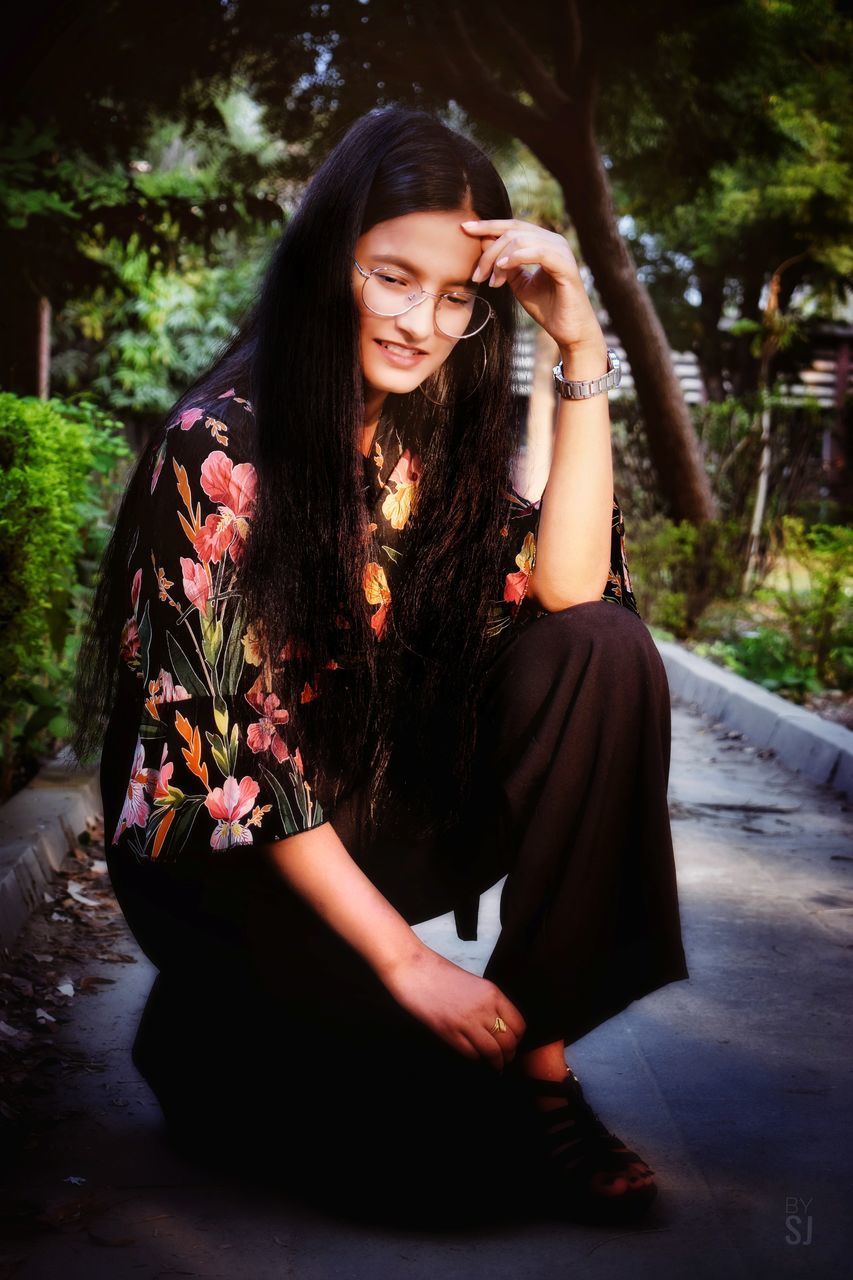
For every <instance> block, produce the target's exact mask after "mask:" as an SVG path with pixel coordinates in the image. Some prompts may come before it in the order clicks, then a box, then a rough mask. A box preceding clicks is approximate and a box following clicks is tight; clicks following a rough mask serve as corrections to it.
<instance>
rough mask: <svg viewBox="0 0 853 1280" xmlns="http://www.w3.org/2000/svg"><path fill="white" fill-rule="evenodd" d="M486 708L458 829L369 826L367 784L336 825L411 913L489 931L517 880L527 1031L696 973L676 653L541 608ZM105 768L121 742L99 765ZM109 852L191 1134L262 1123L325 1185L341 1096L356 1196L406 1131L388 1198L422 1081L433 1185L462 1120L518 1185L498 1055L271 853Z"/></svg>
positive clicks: (583, 1022) (422, 1128)
mask: <svg viewBox="0 0 853 1280" xmlns="http://www.w3.org/2000/svg"><path fill="white" fill-rule="evenodd" d="M478 722H479V732H478V746H477V750H476V758H475V763H474V770H473V775H472V780H471V785H470V789H469V791H468V793H467V803H466V805H465V807H464V816H463V818H462V819H461V821H460V823H459V824H458V826H456V827H454V829H453V831H452V832H451V833H450V834H449V835H445V836H443V837H441V838H434V839H420V840H416V839H406V838H402V837H401V836H400V835H399V834H397V835H388V836H382V835H380V836H379V837H378V838H374V839H373V840H368V839H366V837H365V829H366V828H365V824H364V822H363V812H364V811H363V805H364V799H363V797H362V796H361V795H359V794H358V793H355V794H354V795H352V796H350V798H349V799H348V800H347V801H346V802H344V803H342V804H341V805H340V806H339V807H338V808H336V809H335V810H334V811H333V812H332V814H331V816H330V820H331V822H332V825H333V826H334V828H335V830H336V831H337V833H338V835H339V836H340V838H341V840H342V842H343V843H344V844H345V846H346V848H347V849H348V851H349V852H350V854H351V856H352V857H353V858H354V859H355V860H356V862H358V864H359V865H360V866H361V867H362V868H363V870H364V871H365V873H366V874H367V875H368V876H369V877H370V878H371V879H372V880H373V882H374V883H375V884H376V885H377V887H378V888H379V890H380V891H381V892H382V893H383V894H384V895H385V896H386V897H387V898H388V899H389V900H390V901H391V902H392V903H393V905H394V906H395V907H396V908H397V909H398V910H399V911H400V912H401V914H402V915H403V916H404V917H405V918H406V919H407V920H408V921H409V922H410V923H411V924H418V923H420V922H423V921H426V920H429V919H432V918H433V917H435V916H438V915H442V914H444V913H446V912H448V911H451V910H453V911H455V912H456V919H457V927H458V931H459V933H460V936H461V937H472V936H475V932H476V905H477V899H478V895H479V894H480V893H481V892H483V891H485V890H486V889H488V888H489V887H490V886H492V885H494V884H495V883H497V882H498V881H499V880H501V879H502V878H503V877H504V876H505V877H506V880H505V884H504V886H503V889H502V894H501V905H500V923H501V929H500V933H499V936H498V938H497V941H496V943H495V946H494V949H493V950H492V952H491V955H490V957H489V959H488V962H487V965H486V968H485V976H486V977H488V978H489V979H491V980H492V981H493V982H495V983H496V985H497V986H498V987H500V989H501V990H502V991H504V992H505V994H506V995H507V996H508V997H509V998H510V999H511V1000H512V1001H513V1002H514V1003H515V1004H516V1005H517V1007H518V1008H519V1009H520V1011H521V1013H522V1015H523V1017H524V1019H525V1022H526V1032H525V1035H524V1038H523V1040H522V1043H521V1048H522V1050H524V1049H531V1048H534V1047H536V1046H538V1045H543V1044H547V1043H550V1042H551V1041H553V1040H558V1039H563V1040H565V1041H566V1042H567V1043H571V1042H572V1041H574V1040H576V1039H578V1038H579V1037H580V1036H583V1035H584V1034H586V1033H587V1032H588V1031H590V1030H592V1029H593V1028H594V1027H596V1026H598V1025H600V1024H601V1023H602V1022H604V1021H606V1020H607V1019H608V1018H610V1017H612V1016H613V1015H614V1014H616V1013H618V1012H619V1011H620V1010H622V1009H624V1008H625V1007H626V1006H627V1005H628V1004H629V1003H630V1002H631V1001H633V1000H636V999H638V998H640V997H642V996H643V995H646V994H648V993H649V992H651V991H654V990H656V989H657V988H659V987H661V986H663V985H665V984H666V983H669V982H672V981H676V980H679V979H682V978H686V977H688V972H687V967H686V963H685V957H684V951H683V948H682V942H681V931H680V922H679V910H678V897H677V889H676V879H675V868H674V862H673V852H672V843H671V836H670V828H669V819H668V810H667V801H666V790H667V780H668V770H669V751H670V706H669V690H668V686H667V680H666V675H665V672H664V668H663V664H662V662H661V659H660V656H659V654H658V651H657V649H656V647H655V645H654V643H653V641H652V639H651V637H650V635H649V632H648V630H647V628H646V627H645V625H644V624H643V622H642V621H641V620H640V619H639V618H638V617H637V616H636V615H635V614H634V613H632V612H631V611H630V610H628V609H626V608H623V607H620V606H618V605H615V604H612V603H607V602H594V603H587V604H581V605H575V606H573V607H572V608H569V609H564V610H562V611H560V612H556V613H551V614H547V615H543V616H539V617H534V618H531V619H529V620H528V621H527V622H526V624H525V625H523V626H519V627H518V628H517V629H515V630H514V631H512V632H510V633H507V634H506V635H505V636H503V637H501V643H500V644H499V646H498V647H497V649H496V653H495V657H494V659H493V661H492V663H491V665H490V667H489V670H488V673H487V677H486V680H485V683H484V685H483V687H482V691H481V696H480V699H479V703H478ZM110 767H111V765H110V756H109V753H106V752H105V757H104V765H102V771H103V769H105V768H106V769H109V768H110ZM107 856H108V861H109V866H110V873H111V877H112V880H113V885H114V887H115V890H116V894H117V896H118V899H119V902H120V904H121V906H122V909H123V910H124V913H125V915H126V917H127V919H128V922H129V924H130V926H131V928H132V930H133V932H134V934H135V936H136V938H137V940H138V941H139V943H140V945H141V946H142V948H143V950H144V951H145V952H146V953H147V955H148V956H149V958H150V959H151V960H153V962H154V964H155V965H156V966H157V968H158V969H159V971H160V972H159V974H158V976H157V978H156V980H155V983H154V986H153V988H152V990H151V993H150V995H149V997H148V1001H147V1004H146V1006H145V1009H144V1011H143V1016H142V1019H141V1021H140V1025H139V1028H138V1031H137V1035H136V1039H135V1042H134V1046H133V1057H134V1062H135V1063H136V1065H137V1067H138V1068H139V1070H140V1071H141V1072H142V1074H143V1075H144V1076H145V1078H146V1079H147V1081H148V1083H149V1084H150V1085H151V1087H152V1088H153V1090H154V1092H155V1094H156V1095H157V1097H158V1100H159V1102H160V1105H161V1107H162V1109H163V1112H164V1115H165V1117H166V1120H167V1123H169V1125H170V1127H171V1128H173V1129H183V1130H185V1131H188V1132H191V1133H192V1135H193V1136H192V1142H193V1149H194V1150H195V1149H197V1148H198V1147H199V1146H203V1145H205V1143H213V1144H214V1145H221V1144H222V1143H223V1142H224V1141H225V1138H224V1134H225V1133H226V1131H230V1132H236V1133H238V1134H239V1135H240V1137H239V1141H242V1140H243V1139H245V1138H246V1137H250V1138H255V1139H257V1141H258V1142H259V1143H261V1145H262V1146H263V1147H264V1149H265V1150H266V1151H267V1152H268V1153H269V1154H270V1155H271V1156H272V1159H273V1161H274V1162H275V1164H276V1169H277V1171H278V1170H279V1166H280V1165H281V1163H282V1160H284V1163H285V1164H287V1163H288V1162H289V1164H290V1166H291V1167H292V1169H293V1170H294V1171H296V1176H297V1180H298V1181H300V1182H301V1181H302V1180H303V1179H304V1178H305V1177H306V1176H307V1170H308V1168H309V1165H311V1163H312V1161H313V1162H314V1163H315V1168H316V1175H317V1177H318V1178H319V1179H320V1180H321V1182H322V1183H323V1185H324V1186H325V1185H326V1181H327V1178H328V1174H329V1165H328V1160H327V1155H326V1153H327V1152H328V1151H329V1150H332V1151H334V1152H335V1159H336V1160H337V1161H338V1162H340V1160H341V1158H342V1152H341V1148H340V1132H339V1130H338V1129H337V1128H335V1127H334V1120H333V1117H339V1118H340V1117H341V1116H343V1115H344V1114H345V1115H346V1122H347V1125H348V1126H349V1133H350V1141H349V1146H348V1150H349V1151H350V1152H351V1154H352V1158H353V1160H354V1162H355V1166H356V1167H355V1168H354V1169H353V1170H350V1171H349V1172H347V1173H344V1172H343V1169H344V1166H343V1165H341V1166H340V1171H339V1172H340V1174H341V1180H342V1194H344V1196H345V1197H347V1198H351V1197H352V1195H353V1194H354V1183H353V1178H355V1181H356V1182H358V1177H357V1166H358V1160H359V1155H358V1153H359V1151H360V1150H362V1149H363V1148H364V1147H365V1145H366V1146H370V1145H372V1144H375V1143H376V1142H377V1135H378V1132H379V1128H380V1127H381V1126H383V1125H385V1126H386V1131H385V1133H384V1138H383V1142H384V1144H385V1145H384V1150H385V1151H386V1153H387V1151H388V1150H389V1144H392V1145H393V1142H395V1141H398V1142H399V1144H400V1146H399V1150H398V1151H397V1154H396V1156H395V1157H393V1158H389V1157H387V1155H386V1164H387V1167H388V1172H389V1181H388V1183H387V1184H386V1188H385V1193H384V1194H386V1195H393V1194H394V1178H393V1168H394V1167H396V1165H395V1163H394V1162H395V1160H396V1161H397V1162H398V1163H402V1164H405V1165H406V1168H407V1169H409V1170H410V1172H411V1157H412V1151H411V1141H412V1133H411V1130H410V1128H409V1126H408V1124H407V1122H406V1117H407V1115H408V1116H410V1118H411V1108H412V1105H413V1102H412V1089H413V1088H414V1090H415V1096H417V1098H418V1099H419V1101H418V1103H417V1128H418V1132H419V1134H420V1135H421V1138H420V1144H419V1146H418V1154H417V1159H418V1161H419V1168H420V1169H421V1171H422V1172H423V1171H424V1170H426V1171H429V1170H432V1174H429V1173H427V1175H426V1176H428V1178H429V1177H433V1181H432V1182H431V1183H430V1185H431V1186H432V1185H434V1179H435V1178H438V1179H439V1180H440V1181H442V1183H443V1184H444V1183H446V1184H447V1185H448V1186H449V1185H450V1183H449V1182H448V1177H449V1171H448V1166H447V1161H446V1155H445V1151H446V1146H445V1145H442V1140H441V1138H440V1136H439V1135H440V1133H441V1132H444V1133H445V1134H446V1135H448V1138H449V1140H450V1141H452V1142H453V1143H455V1144H456V1147H457V1148H458V1150H459V1152H460V1153H461V1154H462V1157H463V1162H464V1167H465V1168H467V1169H469V1170H470V1169H471V1168H473V1167H474V1166H475V1164H476V1162H478V1161H479V1162H480V1163H479V1168H480V1173H481V1175H482V1179H483V1187H484V1188H485V1187H486V1186H487V1185H491V1186H492V1191H493V1192H494V1193H495V1194H502V1193H503V1190H504V1189H505V1184H504V1181H503V1178H502V1175H501V1176H500V1177H498V1184H499V1185H498V1187H497V1190H496V1185H495V1183H494V1182H491V1183H490V1178H491V1171H492V1170H496V1171H498V1170H503V1169H504V1168H505V1166H506V1160H507V1153H508V1151H509V1150H510V1149H511V1146H512V1132H513V1127H512V1126H513V1122H512V1119H511V1117H512V1114H513V1113H512V1108H511V1107H508V1102H509V1101H511V1097H512V1093H511V1089H512V1087H511V1086H510V1085H501V1086H496V1085H495V1084H494V1083H493V1082H492V1081H491V1079H490V1078H491V1077H494V1076H495V1073H493V1072H492V1071H490V1070H487V1069H486V1068H485V1067H484V1066H483V1065H482V1064H481V1063H480V1060H477V1062H476V1063H475V1062H472V1061H470V1060H468V1059H465V1058H463V1057H462V1056H461V1055H460V1054H459V1053H458V1052H457V1051H456V1050H455V1049H452V1048H451V1047H450V1046H448V1045H446V1044H445V1042H444V1041H442V1040H440V1038H439V1037H438V1036H436V1035H435V1034H434V1033H433V1032H432V1031H431V1030H429V1029H428V1028H426V1027H425V1026H424V1024H423V1023H421V1022H419V1021H418V1020H417V1019H415V1018H414V1016H413V1015H411V1014H409V1013H408V1011H406V1010H404V1009H403V1008H402V1006H400V1005H399V1004H398V1003H397V1002H396V1001H395V1000H394V999H393V997H392V996H391V995H390V993H389V992H388V990H387V988H386V987H385V986H384V985H383V983H382V982H381V981H380V979H379V978H378V977H377V975H376V974H375V973H374V971H373V970H372V969H371V968H370V966H369V965H368V964H367V963H366V962H365V961H364V960H363V959H362V957H361V956H360V955H359V954H358V953H357V952H356V951H355V949H354V948H353V947H351V946H350V945H349V944H348V943H346V942H345V941H344V940H343V939H341V938H340V936H339V935H338V934H337V933H335V931H334V930H333V929H332V928H331V927H330V926H328V925H327V924H326V923H325V922H324V921H323V920H322V919H321V917H320V916H319V915H318V914H317V913H316V912H315V911H314V909H313V908H312V907H310V905H308V904H307V903H306V902H304V901H303V900H302V899H301V897H300V896H299V895H298V893H296V891H295V890H293V889H291V888H290V886H289V885H288V884H287V882H286V881H285V880H284V878H283V877H282V876H281V874H280V873H279V872H278V871H277V870H276V869H275V868H274V867H273V866H272V865H271V864H270V862H269V861H268V860H267V859H266V858H265V857H263V856H261V855H260V852H259V851H258V850H255V849H252V848H240V849H235V850H229V851H228V852H227V853H226V854H224V855H217V856H216V857H211V854H210V850H209V849H207V850H205V849H200V850H198V852H197V856H196V855H195V854H192V853H191V852H187V851H185V854H184V855H183V856H182V858H181V859H180V860H176V863H175V865H174V866H173V867H172V868H171V869H167V868H166V866H162V867H160V866H156V865H151V864H136V863H134V862H133V861H132V860H131V859H127V858H125V857H122V856H115V855H114V854H112V852H111V851H108V855H107ZM359 1073H360V1074H359ZM413 1073H414V1076H413ZM495 1078H497V1077H495ZM413 1079H418V1080H419V1081H420V1084H419V1085H418V1084H414V1085H413V1083H412V1082H413ZM344 1080H346V1081H347V1082H348V1084H349V1086H350V1088H351V1090H352V1091H353V1092H352V1093H351V1105H350V1106H349V1107H348V1108H346V1110H345V1112H341V1111H340V1109H339V1108H338V1107H336V1106H335V1107H332V1109H331V1110H330V1111H329V1114H328V1117H327V1119H328V1120H329V1122H330V1123H331V1124H332V1125H333V1128H332V1130H331V1131H330V1132H328V1133H327V1134H326V1137H325V1138H324V1139H323V1140H322V1141H319V1142H318V1140H317V1139H318V1128H317V1126H318V1123H319V1119H320V1118H321V1117H322V1116H324V1115H325V1110H326V1109H325V1108H324V1107H323V1106H322V1105H320V1109H319V1110H318V1105H319V1104H322V1103H323V1102H325V1101H326V1100H327V1099H330V1098H332V1097H334V1095H335V1092H336V1090H337V1089H338V1086H339V1084H340V1083H341V1082H342V1081H344ZM495 1088H498V1089H503V1092H499V1093H498V1094H495V1093H494V1090H495ZM507 1090H510V1092H509V1094H508V1093H507ZM310 1096H313V1097H314V1098H315V1104H314V1105H312V1103H311V1102H310V1101H307V1099H308V1098H309V1097H310ZM294 1098H295V1099H297V1100H302V1101H303V1102H304V1105H303V1106H302V1107H301V1108H300V1107H299V1106H296V1107H294ZM356 1100H357V1105H356ZM518 1106H519V1107H520V1103H519V1104H518ZM430 1108H432V1109H431V1110H430ZM521 1114H522V1112H521V1110H518V1111H517V1115H518V1116H521ZM476 1116H479V1121H478V1123H479V1128H477V1127H476V1124H475V1117H476ZM358 1124H362V1125H363V1130H362V1132H361V1133H360V1135H359V1136H353V1135H354V1134H355V1132H356V1131H355V1129H354V1128H353V1126H355V1125H358ZM518 1124H519V1126H520V1127H517V1129H516V1130H515V1132H516V1134H517V1135H521V1134H523V1133H524V1132H525V1129H524V1126H523V1123H522V1122H521V1120H519V1121H518ZM300 1125H303V1126H304V1133H303V1135H302V1145H301V1146H299V1145H298V1144H297V1136H298V1130H299V1126H300ZM472 1126H473V1127H472ZM425 1133H426V1134H430V1135H432V1137H433V1145H434V1147H435V1150H434V1151H432V1152H430V1150H427V1148H426V1147H425V1146H424V1141H425V1139H424V1136H423V1135H424V1134H425ZM524 1140H525V1139H523V1138H519V1141H524ZM282 1152H289V1153H290V1154H289V1155H288V1156H287V1157H284V1156H281V1154H280V1153H282ZM297 1152H298V1154H296V1153H297ZM388 1159H390V1163H388ZM431 1160H432V1163H430V1161H431ZM523 1166H524V1161H523V1160H521V1161H520V1163H519V1167H520V1168H523ZM462 1168H463V1165H462V1164H460V1166H459V1170H460V1176H461V1171H462ZM433 1175H434V1176H433ZM406 1185H408V1184H406ZM467 1185H468V1184H467V1183H466V1186H467Z"/></svg>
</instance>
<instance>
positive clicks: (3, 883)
mask: <svg viewBox="0 0 853 1280" xmlns="http://www.w3.org/2000/svg"><path fill="white" fill-rule="evenodd" d="M100 811H101V793H100V787H99V785H98V772H97V769H81V768H80V766H79V765H78V764H77V762H76V760H75V759H74V757H73V756H72V755H71V753H70V752H69V751H68V750H67V749H66V750H64V751H61V752H60V753H59V755H58V756H57V757H56V759H55V760H52V761H51V762H50V763H49V764H46V765H45V766H44V767H43V768H42V769H41V770H40V771H39V772H38V773H37V774H36V776H35V777H34V778H33V779H32V781H31V782H29V783H28V784H27V786H25V787H23V788H22V789H21V790H20V791H19V792H18V793H17V795H14V796H12V799H11V800H9V801H8V802H7V803H6V804H4V805H3V808H2V830H0V947H9V946H11V944H12V942H13V941H14V939H15V938H16V937H17V935H18V933H19V932H20V930H21V929H22V927H23V926H24V924H25V923H26V921H27V920H28V919H29V916H30V914H31V913H32V912H33V911H34V910H35V908H36V907H37V906H38V905H39V904H40V903H41V901H42V896H43V894H44V890H45V886H46V885H47V884H48V882H49V881H50V878H51V876H52V875H53V872H54V871H58V870H59V868H60V866H61V865H62V863H63V861H64V860H65V857H66V855H67V853H68V849H69V845H70V841H71V838H72V837H73V836H74V835H76V833H77V832H79V831H82V830H83V829H84V827H85V826H86V822H87V820H88V819H89V818H92V817H94V816H95V815H96V814H99V813H100Z"/></svg>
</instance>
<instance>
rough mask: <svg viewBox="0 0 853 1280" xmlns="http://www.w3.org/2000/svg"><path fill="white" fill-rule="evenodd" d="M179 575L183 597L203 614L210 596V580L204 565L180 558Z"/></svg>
mask: <svg viewBox="0 0 853 1280" xmlns="http://www.w3.org/2000/svg"><path fill="white" fill-rule="evenodd" d="M181 573H182V575H183V579H184V595H185V596H186V597H187V599H188V600H189V602H190V604H194V605H195V606H196V608H197V609H198V611H199V613H204V611H205V609H206V608H207V601H208V597H209V596H210V578H209V577H208V571H207V568H206V567H205V565H203V564H199V562H198V561H197V560H190V558H189V556H181Z"/></svg>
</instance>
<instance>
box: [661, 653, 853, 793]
mask: <svg viewBox="0 0 853 1280" xmlns="http://www.w3.org/2000/svg"><path fill="white" fill-rule="evenodd" d="M655 644H656V645H657V647H658V650H659V651H660V655H661V657H662V658H663V663H664V666H665V667H666V674H667V678H668V679H669V687H670V689H671V691H672V693H673V694H674V695H675V696H676V697H678V698H680V699H681V700H682V701H683V702H686V703H688V704H692V705H693V706H695V707H696V708H697V709H698V710H699V711H700V712H702V714H703V715H706V716H710V717H711V719H712V720H715V721H719V722H720V723H721V724H726V725H731V727H732V728H733V729H737V730H739V731H740V732H741V733H742V734H744V736H745V737H747V738H749V740H750V742H752V743H753V744H754V745H755V746H756V747H758V748H760V749H762V748H763V749H769V750H771V751H772V752H773V753H774V755H775V756H776V757H777V759H778V760H780V761H781V762H782V764H784V765H787V767H788V768H789V769H793V770H794V771H795V772H796V773H801V774H803V775H804V776H805V777H807V778H809V779H811V781H812V782H819V783H827V784H828V785H829V786H831V787H834V788H835V789H836V791H840V792H841V793H842V794H843V795H845V796H847V798H848V799H853V733H851V731H850V730H849V729H845V728H844V726H843V725H840V724H832V723H831V721H829V720H823V719H821V717H820V716H819V715H816V714H815V712H814V711H805V710H803V708H802V707H797V706H795V705H794V704H793V703H791V702H787V701H786V700H785V699H784V698H780V697H779V696H778V694H775V693H770V692H769V690H767V689H762V687H761V686H760V685H757V684H753V683H752V681H751V680H745V679H744V678H743V676H738V675H735V673H734V672H733V671H727V670H726V669H725V668H724V667H718V666H717V665H716V663H713V662H710V661H709V660H708V659H707V658H700V657H699V656H698V655H697V654H695V653H691V652H690V651H689V650H688V649H683V648H682V647H681V646H680V645H677V644H673V643H672V642H671V641H669V640H656V641H655Z"/></svg>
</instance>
